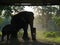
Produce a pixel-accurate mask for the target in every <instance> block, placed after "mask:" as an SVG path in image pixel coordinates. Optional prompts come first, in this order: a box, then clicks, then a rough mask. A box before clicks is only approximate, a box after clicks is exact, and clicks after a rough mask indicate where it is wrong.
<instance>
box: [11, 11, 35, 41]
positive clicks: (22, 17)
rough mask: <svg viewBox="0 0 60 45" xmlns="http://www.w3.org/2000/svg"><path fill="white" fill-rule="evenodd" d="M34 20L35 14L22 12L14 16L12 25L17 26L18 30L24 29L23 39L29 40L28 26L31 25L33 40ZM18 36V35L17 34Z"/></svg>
mask: <svg viewBox="0 0 60 45" xmlns="http://www.w3.org/2000/svg"><path fill="white" fill-rule="evenodd" d="M33 20H34V14H33V12H28V11H22V12H20V13H18V14H16V15H14V16H13V17H12V19H11V24H12V25H14V26H16V27H17V28H18V29H21V28H23V30H24V34H23V37H22V38H23V39H24V40H26V39H29V37H28V32H27V29H28V24H29V25H30V29H31V36H32V39H33V29H34V27H33ZM16 36H17V33H16Z"/></svg>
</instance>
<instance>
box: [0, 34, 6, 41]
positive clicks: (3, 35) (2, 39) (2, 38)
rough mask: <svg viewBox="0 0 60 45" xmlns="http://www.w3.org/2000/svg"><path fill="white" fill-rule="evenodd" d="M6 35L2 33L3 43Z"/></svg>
mask: <svg viewBox="0 0 60 45" xmlns="http://www.w3.org/2000/svg"><path fill="white" fill-rule="evenodd" d="M5 35H6V34H5V33H2V37H1V41H4V37H5Z"/></svg>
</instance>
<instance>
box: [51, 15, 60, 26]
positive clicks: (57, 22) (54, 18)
mask: <svg viewBox="0 0 60 45" xmlns="http://www.w3.org/2000/svg"><path fill="white" fill-rule="evenodd" d="M52 19H53V20H54V21H55V23H56V24H57V25H58V26H60V16H59V17H58V16H53V17H52Z"/></svg>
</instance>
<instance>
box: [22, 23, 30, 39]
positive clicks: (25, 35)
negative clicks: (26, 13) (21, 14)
mask: <svg viewBox="0 0 60 45" xmlns="http://www.w3.org/2000/svg"><path fill="white" fill-rule="evenodd" d="M27 29H28V24H27V25H25V26H24V27H23V30H24V33H23V37H22V38H23V39H24V40H29V37H28V32H27Z"/></svg>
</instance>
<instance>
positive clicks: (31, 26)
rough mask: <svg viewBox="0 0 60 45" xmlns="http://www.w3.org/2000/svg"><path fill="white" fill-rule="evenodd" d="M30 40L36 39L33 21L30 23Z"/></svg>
mask: <svg viewBox="0 0 60 45" xmlns="http://www.w3.org/2000/svg"><path fill="white" fill-rule="evenodd" d="M30 29H31V36H32V40H36V28H34V27H33V21H32V22H31V23H30Z"/></svg>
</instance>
